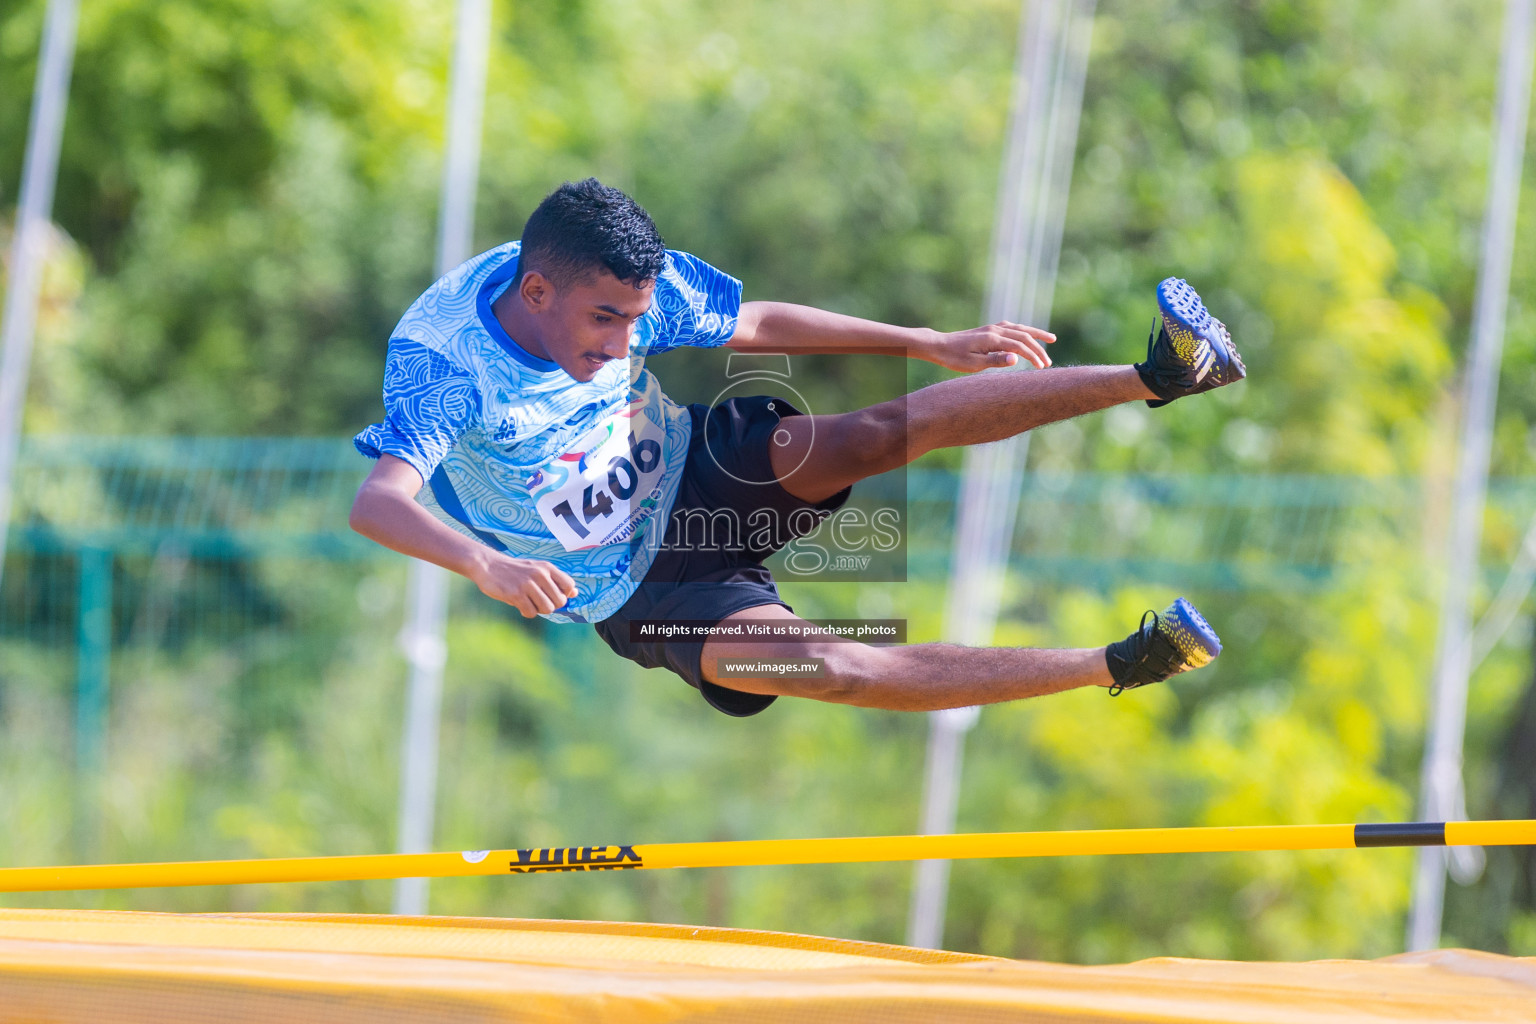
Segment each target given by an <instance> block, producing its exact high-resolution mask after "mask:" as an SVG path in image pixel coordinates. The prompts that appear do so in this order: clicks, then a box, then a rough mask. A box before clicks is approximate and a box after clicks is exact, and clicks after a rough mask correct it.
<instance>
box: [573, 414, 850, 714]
mask: <svg viewBox="0 0 1536 1024" xmlns="http://www.w3.org/2000/svg"><path fill="white" fill-rule="evenodd" d="M688 413H689V415H690V416H691V417H692V418H693V434H692V436H690V437H689V439H688V461H687V463H686V465H685V466H684V467H683V478H682V483H681V484H680V485H679V487H678V491H677V500H676V502H675V503H674V504H673V506H672V515H671V518H670V519H669V520H668V522H667V533H666V543H665V545H664V546H663V549H662V551H661V552H660V553H659V554H658V555H657V556H656V561H655V562H654V563H652V565H651V568H650V570H649V571H648V572H647V573H646V574H645V579H644V580H643V581H641V583H640V586H639V587H638V588H636V590H635V592H634V594H633V595H631V596H630V598H629V600H628V601H626V602H624V605H623V607H621V608H620V609H619V610H618V611H616V612H614V613H613V614H612V615H610V616H609V617H608V618H606V619H604V620H602V621H601V622H597V623H594V626H595V627H596V629H597V635H598V636H600V637H602V638H603V640H605V641H606V642H607V644H608V646H609V647H612V648H613V649H614V651H615V652H616V653H617V654H619V655H621V656H623V657H625V658H628V659H629V660H630V661H633V662H635V663H636V664H639V665H643V666H645V667H646V668H667V669H671V670H672V671H673V672H675V673H677V674H678V675H680V676H682V677H683V679H684V680H686V681H687V683H688V684H689V685H690V686H693V687H695V688H696V689H697V690H698V691H699V692H700V693H701V694H703V696H704V699H705V700H706V701H708V702H709V704H710V706H711V707H714V708H715V709H717V710H719V711H723V712H725V713H726V714H728V715H733V716H735V717H737V718H745V717H746V716H748V715H755V714H757V713H758V712H759V711H761V710H763V709H764V708H766V707H767V706H768V705H769V704H772V703H773V701H774V698H773V697H772V696H767V695H764V694H758V693H744V692H742V691H740V690H730V689H726V688H725V687H723V686H718V685H716V684H714V683H710V682H706V681H705V680H704V678H703V676H702V675H701V669H700V665H699V657H700V655H701V654H703V651H704V641H702V640H682V641H670V642H662V641H656V640H639V641H636V640H631V639H630V636H629V624H630V621H631V620H634V619H660V620H677V619H695V620H707V621H709V622H719V621H720V620H721V619H723V618H725V617H726V616H728V615H731V614H732V613H734V612H739V611H741V610H743V609H745V608H755V607H758V606H760V605H766V604H776V605H782V606H783V607H785V608H788V607H789V605H787V604H785V603H784V600H783V599H782V598H781V597H779V589H778V587H776V586H774V583H773V577H772V576H771V575H769V573H768V570H767V569H766V568H764V567H763V561H764V559H766V558H768V556H770V555H772V554H773V553H774V552H775V551H777V550H779V548H782V547H783V546H784V545H785V544H787V543H789V542H790V541H791V540H793V539H795V538H796V537H803V536H805V535H807V534H810V533H814V532H815V530H816V528H817V527H819V526H820V525H821V521H822V520H823V519H825V518H826V517H827V516H828V515H830V514H831V513H832V512H834V511H836V510H837V509H838V508H840V507H842V504H843V503H844V502H845V501H847V500H848V495H849V494H850V493H851V491H852V490H853V489H852V488H851V487H850V488H846V489H844V490H843V491H841V492H839V493H837V494H834V495H833V496H832V497H830V498H828V499H826V500H825V501H821V502H816V503H814V504H813V503H811V502H807V501H802V500H800V499H799V498H797V497H795V496H794V495H793V494H790V493H789V492H788V491H786V490H785V489H784V488H783V487H782V486H780V485H779V483H778V481H777V480H776V479H775V477H774V475H773V468H772V466H771V464H770V462H769V459H768V451H769V448H768V446H769V445H770V444H772V443H773V440H774V433H775V431H776V430H777V428H778V425H779V420H780V419H781V418H784V417H788V416H798V415H800V411H799V410H798V409H796V408H795V407H794V406H792V405H790V404H789V403H788V402H786V401H784V400H783V399H782V398H769V397H766V396H758V397H754V398H732V399H730V400H728V401H725V402H722V403H720V404H719V405H715V406H706V405H690V406H689V407H688ZM754 513H756V516H755V517H754ZM765 527H767V528H765Z"/></svg>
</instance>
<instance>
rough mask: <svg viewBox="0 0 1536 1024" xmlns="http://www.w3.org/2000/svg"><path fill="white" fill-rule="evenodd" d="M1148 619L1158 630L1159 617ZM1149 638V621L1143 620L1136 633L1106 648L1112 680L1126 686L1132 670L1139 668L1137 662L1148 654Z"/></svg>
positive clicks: (1149, 617) (1105, 657)
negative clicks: (1125, 683) (1145, 653)
mask: <svg viewBox="0 0 1536 1024" xmlns="http://www.w3.org/2000/svg"><path fill="white" fill-rule="evenodd" d="M1147 619H1150V625H1152V628H1154V629H1157V617H1155V616H1147ZM1149 637H1150V633H1149V631H1147V620H1146V619H1143V620H1141V625H1140V626H1138V628H1137V631H1135V633H1132V634H1130V636H1129V637H1126V639H1124V640H1117V642H1115V643H1111V645H1109V646H1107V648H1104V662H1106V663H1107V665H1109V677H1111V679H1114V680H1115V682H1117V683H1120V685H1124V682H1126V679H1127V677H1129V676H1130V669H1134V668H1135V666H1137V662H1140V660H1141V656H1143V654H1144V652H1146V648H1147V639H1149Z"/></svg>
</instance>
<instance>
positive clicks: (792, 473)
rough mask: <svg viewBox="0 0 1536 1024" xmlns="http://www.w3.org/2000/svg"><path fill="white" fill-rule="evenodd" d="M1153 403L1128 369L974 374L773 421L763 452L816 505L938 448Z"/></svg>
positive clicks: (794, 488) (800, 494) (792, 489)
mask: <svg viewBox="0 0 1536 1024" xmlns="http://www.w3.org/2000/svg"><path fill="white" fill-rule="evenodd" d="M1156 397H1157V396H1156V395H1154V394H1153V393H1152V392H1151V391H1149V390H1148V389H1147V386H1146V385H1145V384H1143V383H1142V381H1141V377H1140V375H1139V374H1138V373H1137V372H1136V368H1135V367H1133V366H1064V367H1051V368H1048V369H1044V370H1033V371H1027V372H1026V371H1013V372H990V373H979V374H976V375H975V376H971V377H957V378H955V379H953V380H946V381H940V382H939V383H937V384H932V385H930V386H928V387H926V388H921V389H920V390H917V391H914V392H913V393H912V394H910V395H905V396H903V397H901V398H897V399H893V400H892V401H889V402H882V403H880V404H879V405H872V406H870V407H868V408H866V409H859V410H856V411H854V412H846V413H834V414H830V415H816V416H791V417H789V418H788V419H785V420H784V421H783V422H782V423H781V424H780V428H779V431H778V432H777V433H776V434H775V441H776V443H775V444H773V445H770V446H769V455H770V458H771V459H772V464H773V469H774V473H775V474H776V475H777V476H778V478H779V482H780V483H782V484H783V485H784V487H785V489H786V490H788V491H789V492H790V493H791V494H793V495H795V496H796V497H797V498H801V499H803V500H805V501H812V502H815V501H822V500H824V499H826V498H829V497H831V496H832V495H834V494H836V493H837V492H838V491H841V490H842V489H843V488H845V487H847V486H849V485H850V484H853V483H856V482H857V481H859V480H863V479H864V478H865V477H870V476H874V475H876V474H878V473H884V472H887V471H889V470H892V469H895V468H897V467H898V466H904V465H906V464H907V463H908V462H911V461H912V460H913V459H915V458H917V457H918V456H920V455H923V454H925V453H927V452H931V451H934V450H935V449H938V448H955V447H959V446H962V445H971V444H985V443H986V442H988V441H1000V440H1002V439H1003V438H1005V437H1012V436H1013V435H1015V434H1020V433H1023V432H1024V431H1026V430H1030V429H1033V428H1034V427H1038V426H1042V425H1044V424H1047V423H1055V422H1058V421H1060V420H1066V419H1071V418H1072V417H1074V416H1081V415H1083V414H1084V413H1089V412H1097V411H1098V410H1100V409H1107V408H1109V407H1110V406H1114V405H1121V404H1123V403H1125V402H1134V401H1139V400H1141V399H1148V398H1156Z"/></svg>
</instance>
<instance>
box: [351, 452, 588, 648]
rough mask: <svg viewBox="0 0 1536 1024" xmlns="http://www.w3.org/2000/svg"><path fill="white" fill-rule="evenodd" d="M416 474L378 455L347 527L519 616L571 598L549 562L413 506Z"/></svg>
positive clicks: (568, 584) (570, 588)
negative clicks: (502, 547) (503, 548)
mask: <svg viewBox="0 0 1536 1024" xmlns="http://www.w3.org/2000/svg"><path fill="white" fill-rule="evenodd" d="M421 486H422V480H421V474H420V473H418V472H416V469H415V467H414V466H412V465H411V464H410V463H409V462H406V461H405V460H404V459H397V458H395V457H394V456H393V455H381V456H380V457H379V461H378V463H377V464H376V465H375V466H374V467H373V471H372V472H371V473H369V474H368V479H366V480H364V481H363V485H362V486H361V487H359V488H358V489H357V498H356V499H355V500H354V501H353V502H352V517H351V525H352V529H354V530H356V531H357V532H358V533H360V534H362V535H363V536H364V537H367V538H369V539H370V540H375V541H378V542H379V543H380V544H383V545H384V546H385V547H387V548H390V549H391V550H394V551H398V552H400V553H401V554H402V555H410V556H411V557H412V558H420V559H422V560H423V561H426V562H431V563H433V564H434V565H440V566H442V567H443V568H444V569H448V570H450V571H452V572H456V573H458V574H459V575H460V576H465V577H467V578H469V579H470V580H473V581H474V584H475V586H477V587H479V588H480V589H481V590H482V591H483V592H484V593H485V594H486V595H487V596H489V597H494V598H495V599H496V600H498V601H502V602H504V603H506V604H509V605H511V606H512V607H514V608H516V609H517V610H518V611H520V612H522V613H523V617H524V618H532V617H533V616H535V615H540V614H544V613H547V612H552V611H554V610H555V609H556V608H559V607H561V606H562V605H564V604H565V602H566V601H567V600H569V599H570V598H572V597H575V596H576V584H575V583H574V582H573V581H572V580H571V578H570V577H569V576H567V575H566V574H565V573H563V572H561V571H560V570H559V569H557V568H555V567H554V566H553V565H551V564H550V563H548V562H541V561H537V560H535V559H531V558H513V557H511V556H510V555H504V554H502V553H501V552H499V551H493V550H492V549H490V548H488V547H486V546H485V545H484V544H481V543H479V542H477V541H473V540H470V539H469V538H468V537H466V536H464V535H463V534H461V533H459V532H458V531H457V530H453V529H450V528H449V527H447V526H444V525H443V524H442V523H440V522H438V521H437V520H436V519H435V518H433V516H432V513H430V512H428V511H427V510H426V509H424V508H422V507H421V506H420V505H418V504H416V500H415V499H416V492H417V491H420V490H421Z"/></svg>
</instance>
